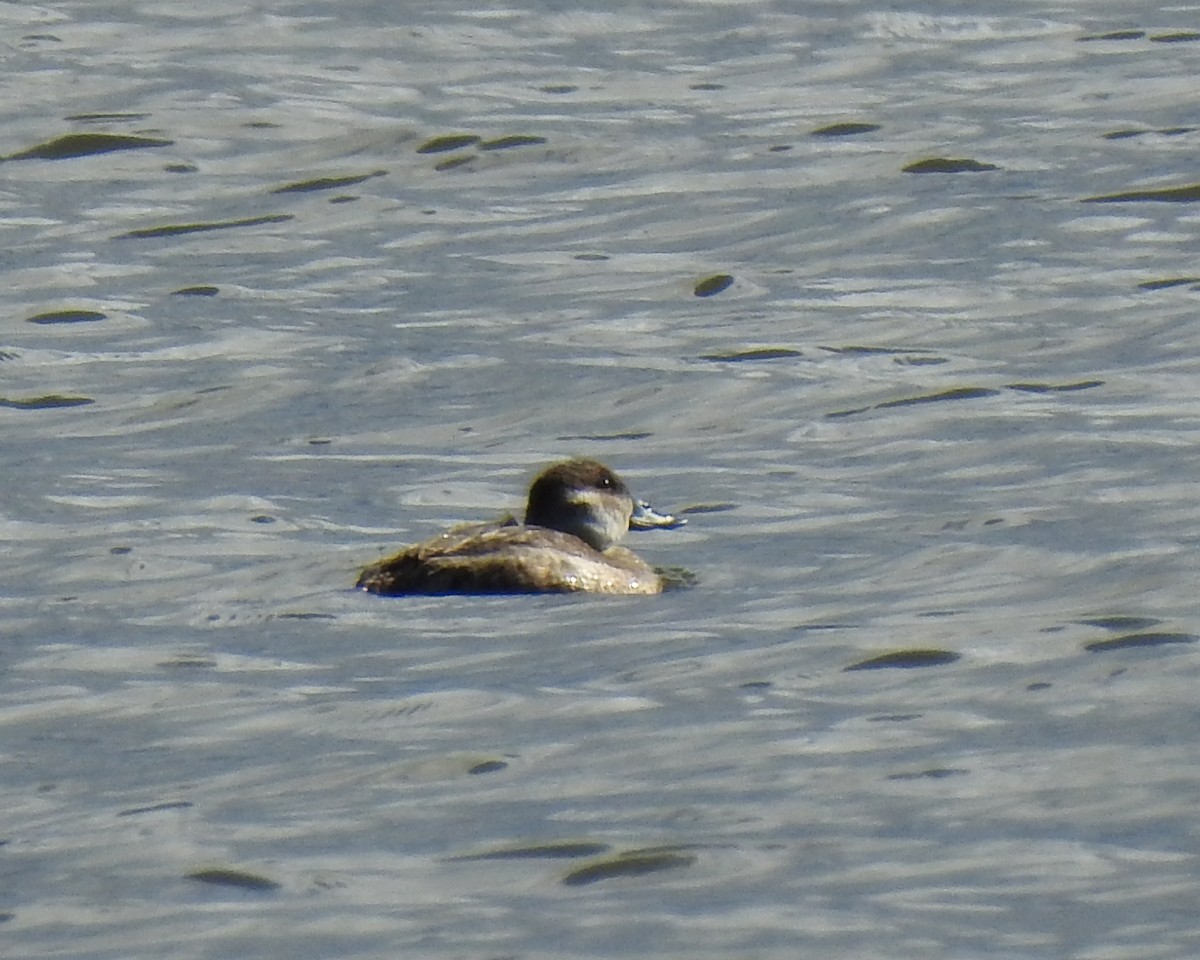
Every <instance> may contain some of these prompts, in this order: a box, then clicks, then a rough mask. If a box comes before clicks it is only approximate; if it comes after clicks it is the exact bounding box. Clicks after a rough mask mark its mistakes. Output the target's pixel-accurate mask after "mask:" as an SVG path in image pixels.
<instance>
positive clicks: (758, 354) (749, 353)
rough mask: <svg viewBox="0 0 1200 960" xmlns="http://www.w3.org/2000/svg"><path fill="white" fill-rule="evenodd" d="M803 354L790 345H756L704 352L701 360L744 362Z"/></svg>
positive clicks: (780, 358)
mask: <svg viewBox="0 0 1200 960" xmlns="http://www.w3.org/2000/svg"><path fill="white" fill-rule="evenodd" d="M802 356H804V354H803V353H801V352H800V351H799V350H793V349H792V348H791V347H756V348H755V349H753V350H736V351H734V352H732V353H705V354H701V356H700V359H701V360H713V361H716V362H719V363H745V362H747V361H754V360H788V359H792V358H794V357H802Z"/></svg>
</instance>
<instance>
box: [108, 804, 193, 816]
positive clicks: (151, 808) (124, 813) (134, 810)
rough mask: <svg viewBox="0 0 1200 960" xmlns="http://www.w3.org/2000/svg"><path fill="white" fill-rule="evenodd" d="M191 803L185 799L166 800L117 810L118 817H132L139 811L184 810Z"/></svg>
mask: <svg viewBox="0 0 1200 960" xmlns="http://www.w3.org/2000/svg"><path fill="white" fill-rule="evenodd" d="M191 805H192V804H191V802H190V801H187V800H166V801H164V802H162V803H152V804H150V805H149V806H148V807H130V808H129V809H128V810H120V811H118V812H117V816H118V817H134V816H137V815H138V814H141V813H158V812H159V811H160V810H186V809H187V808H188V807H190V806H191Z"/></svg>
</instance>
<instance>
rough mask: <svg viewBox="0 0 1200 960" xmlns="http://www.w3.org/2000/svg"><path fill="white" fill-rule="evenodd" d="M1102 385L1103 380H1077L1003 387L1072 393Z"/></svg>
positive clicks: (1007, 388) (1033, 391)
mask: <svg viewBox="0 0 1200 960" xmlns="http://www.w3.org/2000/svg"><path fill="white" fill-rule="evenodd" d="M1102 386H1104V381H1103V380H1078V381H1076V382H1075V383H1006V384H1005V385H1004V389H1006V390H1017V391H1019V392H1020V393H1073V392H1074V391H1076V390H1091V389H1092V388H1093V387H1102Z"/></svg>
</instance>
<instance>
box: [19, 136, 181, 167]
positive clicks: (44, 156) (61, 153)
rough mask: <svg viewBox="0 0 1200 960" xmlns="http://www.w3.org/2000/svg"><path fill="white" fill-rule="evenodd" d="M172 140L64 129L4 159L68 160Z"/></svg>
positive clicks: (160, 144)
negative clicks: (66, 132) (58, 134)
mask: <svg viewBox="0 0 1200 960" xmlns="http://www.w3.org/2000/svg"><path fill="white" fill-rule="evenodd" d="M174 142H175V141H174V140H161V139H159V138H157V137H134V136H129V135H127V134H116V133H68V134H67V135H66V136H62V137H57V138H55V139H54V140H47V141H46V142H45V143H39V144H35V145H34V146H32V147H29V148H28V149H25V150H21V151H18V152H17V153H11V154H9V155H8V156H7V157H5V158H4V159H5V160H71V159H74V158H75V157H90V156H94V155H95V154H98V153H113V152H115V151H117V150H144V149H147V148H150V147H169V146H171V145H172V144H174Z"/></svg>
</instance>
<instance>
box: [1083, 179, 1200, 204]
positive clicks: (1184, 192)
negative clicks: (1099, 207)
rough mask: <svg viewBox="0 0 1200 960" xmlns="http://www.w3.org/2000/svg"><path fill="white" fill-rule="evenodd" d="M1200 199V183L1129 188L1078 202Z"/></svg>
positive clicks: (1172, 201) (1163, 201) (1166, 201)
mask: <svg viewBox="0 0 1200 960" xmlns="http://www.w3.org/2000/svg"><path fill="white" fill-rule="evenodd" d="M1197 200H1200V183H1192V184H1189V185H1188V186H1186V187H1167V188H1165V189H1163V190H1130V191H1128V192H1126V193H1106V194H1103V195H1101V196H1098V197H1084V198H1083V199H1082V200H1080V201H1079V202H1080V203H1195V202H1196V201H1197Z"/></svg>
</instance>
